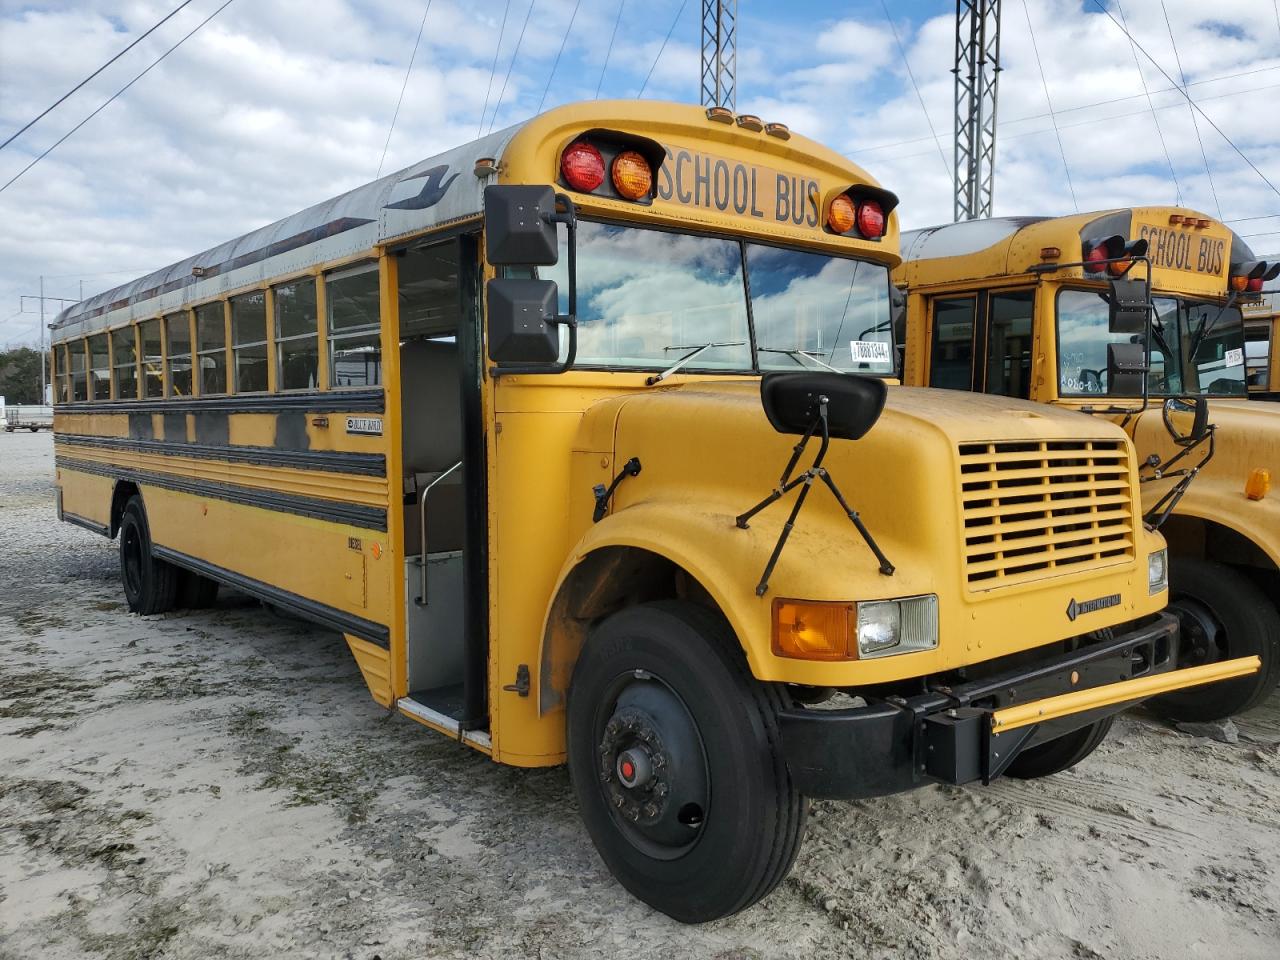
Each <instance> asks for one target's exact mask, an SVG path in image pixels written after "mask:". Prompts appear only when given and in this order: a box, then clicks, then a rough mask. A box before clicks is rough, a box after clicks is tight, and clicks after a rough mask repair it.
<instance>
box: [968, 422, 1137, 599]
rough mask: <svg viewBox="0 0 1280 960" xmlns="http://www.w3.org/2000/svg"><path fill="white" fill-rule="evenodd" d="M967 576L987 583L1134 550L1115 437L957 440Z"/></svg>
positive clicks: (1125, 465)
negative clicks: (992, 440)
mask: <svg viewBox="0 0 1280 960" xmlns="http://www.w3.org/2000/svg"><path fill="white" fill-rule="evenodd" d="M960 490H961V493H960V496H961V500H962V504H963V511H964V560H965V579H966V580H967V581H968V584H969V586H970V587H971V588H973V589H978V590H991V589H995V588H997V587H1005V586H1012V585H1013V584H1017V583H1025V582H1027V581H1030V580H1041V579H1044V578H1046V577H1053V576H1059V575H1061V574H1066V573H1071V572H1074V571H1077V570H1080V569H1082V568H1084V567H1088V566H1089V565H1091V564H1093V565H1097V564H1114V563H1120V562H1122V561H1124V560H1125V559H1127V558H1131V557H1132V556H1133V498H1132V490H1131V489H1130V486H1129V446H1128V444H1127V443H1125V441H1123V440H1041V441H1020V440H1012V441H1003V440H1001V441H995V442H992V443H962V444H961V445H960Z"/></svg>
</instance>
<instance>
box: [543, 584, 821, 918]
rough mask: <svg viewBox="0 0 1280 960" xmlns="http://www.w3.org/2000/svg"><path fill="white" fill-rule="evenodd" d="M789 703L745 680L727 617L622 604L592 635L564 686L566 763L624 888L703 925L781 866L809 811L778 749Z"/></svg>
mask: <svg viewBox="0 0 1280 960" xmlns="http://www.w3.org/2000/svg"><path fill="white" fill-rule="evenodd" d="M788 704H789V697H788V694H787V693H786V691H785V688H784V687H782V686H781V685H779V684H767V683H761V682H760V681H758V680H756V679H755V678H754V677H752V676H751V673H750V670H749V669H748V667H747V663H746V659H745V658H744V656H743V654H742V650H741V647H740V646H739V644H738V642H737V639H736V638H735V637H734V635H733V632H732V631H731V630H730V628H729V625H728V624H727V623H726V622H725V620H724V618H723V617H722V616H720V615H719V614H717V613H714V612H712V611H709V610H707V609H705V608H703V607H700V606H697V605H695V604H691V603H687V602H682V601H663V602H659V603H650V604H643V605H640V606H636V607H630V608H628V609H626V610H623V611H621V612H619V613H616V614H614V615H613V616H611V617H609V618H608V619H606V620H605V621H604V622H603V623H601V624H600V625H599V626H598V627H597V628H596V629H595V630H594V631H593V632H592V634H591V636H590V638H589V639H588V641H587V643H586V645H585V646H584V648H583V650H582V654H581V656H580V657H579V659H578V662H577V665H576V666H575V668H574V671H573V679H572V682H571V684H570V687H569V697H568V758H569V772H570V775H571V777H572V779H573V786H574V792H575V793H576V794H577V798H578V807H579V810H580V812H581V815H582V819H583V821H584V823H585V824H586V827H587V832H588V833H589V834H590V835H591V839H592V841H593V842H594V843H595V846H596V849H597V850H598V851H599V853H600V856H601V857H602V858H603V859H604V861H605V863H606V865H607V866H608V867H609V869H610V870H611V871H612V873H613V875H614V876H615V877H617V878H618V880H619V882H621V883H622V885H623V886H624V887H626V888H627V889H628V890H629V891H631V893H632V894H634V895H635V896H636V897H638V898H639V899H640V900H643V901H644V902H645V903H647V904H649V905H650V906H652V907H654V908H655V909H657V910H661V911H662V912H663V913H665V914H667V915H668V916H671V917H674V918H675V919H676V920H680V921H682V922H684V923H702V922H706V921H709V920H716V919H718V918H720V917H725V916H729V915H730V914H733V913H737V912H738V911H740V910H743V909H745V908H747V907H749V906H751V905H752V904H753V903H755V902H756V901H758V900H760V899H761V898H762V897H764V896H766V895H767V894H768V893H769V892H770V891H771V890H773V888H774V887H776V886H777V885H778V883H779V882H781V880H782V879H783V877H785V876H786V875H787V872H788V871H789V870H790V869H791V864H792V862H793V861H794V860H795V856H796V853H797V851H798V850H799V848H800V843H801V841H802V839H803V837H804V827H805V819H806V814H807V804H806V803H805V801H804V798H803V797H801V796H800V793H799V791H798V790H797V789H796V788H795V785H794V784H793V783H792V781H791V777H790V774H789V773H788V771H787V767H786V763H785V762H784V760H783V758H782V756H781V753H780V740H779V734H778V724H777V714H778V711H779V710H780V709H782V708H783V707H784V706H787V705H788Z"/></svg>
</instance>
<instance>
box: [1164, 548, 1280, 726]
mask: <svg viewBox="0 0 1280 960" xmlns="http://www.w3.org/2000/svg"><path fill="white" fill-rule="evenodd" d="M1169 610H1170V612H1172V613H1174V614H1176V615H1177V617H1178V625H1179V628H1180V646H1179V654H1180V655H1179V661H1178V665H1179V666H1183V667H1192V666H1199V665H1201V664H1206V663H1217V662H1219V661H1221V660H1230V659H1233V658H1235V657H1248V656H1253V655H1257V656H1259V657H1261V658H1262V669H1261V670H1259V671H1258V672H1257V673H1255V674H1252V675H1250V676H1247V677H1239V678H1237V679H1235V680H1223V681H1220V682H1218V683H1211V684H1207V685H1205V686H1201V687H1191V688H1190V689H1187V690H1177V691H1174V692H1173V693H1166V694H1165V695H1164V696H1161V697H1155V698H1154V699H1152V700H1148V701H1147V706H1148V707H1150V708H1151V709H1152V710H1154V711H1155V712H1156V713H1158V714H1159V715H1160V716H1162V717H1165V718H1167V719H1169V720H1188V721H1197V722H1199V721H1205V720H1222V719H1224V718H1226V717H1229V716H1231V715H1233V714H1236V713H1243V712H1244V711H1245V710H1249V709H1251V708H1252V707H1256V706H1257V705H1258V704H1260V703H1261V702H1262V701H1263V700H1265V699H1266V698H1267V697H1268V696H1269V695H1270V693H1271V691H1273V690H1274V689H1275V687H1276V682H1277V681H1278V680H1280V610H1277V608H1276V604H1275V602H1274V601H1272V600H1270V599H1268V598H1267V595H1266V594H1265V593H1263V592H1262V590H1261V589H1260V588H1259V587H1258V585H1257V584H1256V583H1254V582H1253V581H1252V580H1250V579H1249V578H1248V577H1247V576H1246V575H1245V574H1244V573H1242V572H1241V571H1239V570H1236V569H1234V568H1232V567H1228V566H1226V565H1225V564H1221V563H1214V562H1213V561H1211V560H1200V559H1197V558H1192V557H1176V558H1174V559H1173V561H1172V563H1171V564H1170V566H1169Z"/></svg>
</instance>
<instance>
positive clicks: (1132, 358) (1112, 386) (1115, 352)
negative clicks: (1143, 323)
mask: <svg viewBox="0 0 1280 960" xmlns="http://www.w3.org/2000/svg"><path fill="white" fill-rule="evenodd" d="M1146 375H1147V351H1146V347H1144V346H1143V345H1142V344H1141V343H1109V344H1107V393H1113V394H1116V395H1118V396H1122V397H1133V396H1138V395H1140V394H1142V387H1143V379H1144V378H1145V377H1146Z"/></svg>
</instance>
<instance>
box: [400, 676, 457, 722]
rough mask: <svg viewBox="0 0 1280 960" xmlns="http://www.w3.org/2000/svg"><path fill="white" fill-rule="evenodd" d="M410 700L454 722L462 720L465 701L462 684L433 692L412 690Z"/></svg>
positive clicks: (436, 689) (444, 687) (451, 685)
mask: <svg viewBox="0 0 1280 960" xmlns="http://www.w3.org/2000/svg"><path fill="white" fill-rule="evenodd" d="M409 699H410V700H412V701H414V702H415V703H420V704H422V705H423V706H424V707H426V708H427V709H428V710H432V711H434V712H435V713H439V714H443V715H444V716H446V717H449V718H450V719H452V720H454V721H457V720H460V719H461V718H462V714H463V700H462V684H460V683H450V684H448V685H446V686H443V687H436V688H435V689H433V690H411V691H410V692H409Z"/></svg>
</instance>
